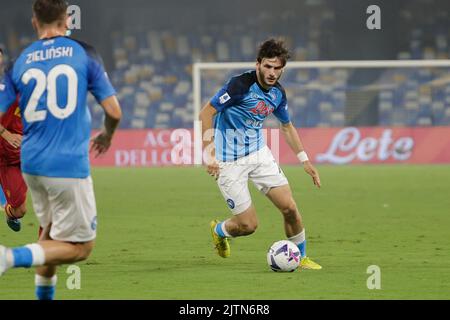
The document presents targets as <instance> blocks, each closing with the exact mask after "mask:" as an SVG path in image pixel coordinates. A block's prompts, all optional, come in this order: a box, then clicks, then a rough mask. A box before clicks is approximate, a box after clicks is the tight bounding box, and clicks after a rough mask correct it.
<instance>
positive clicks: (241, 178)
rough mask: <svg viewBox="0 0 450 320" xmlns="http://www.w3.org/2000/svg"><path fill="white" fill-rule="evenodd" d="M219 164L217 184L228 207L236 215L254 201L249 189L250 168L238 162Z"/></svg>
mask: <svg viewBox="0 0 450 320" xmlns="http://www.w3.org/2000/svg"><path fill="white" fill-rule="evenodd" d="M219 166H220V174H219V178H218V179H217V185H218V186H219V189H220V192H221V193H222V196H223V197H224V199H225V201H226V203H227V205H228V208H229V209H230V210H231V212H232V213H233V214H234V215H236V214H240V213H243V212H244V211H245V210H247V209H248V208H249V207H250V206H251V203H252V201H251V197H250V191H249V189H248V171H249V168H248V167H247V166H244V165H239V164H237V163H220V164H219Z"/></svg>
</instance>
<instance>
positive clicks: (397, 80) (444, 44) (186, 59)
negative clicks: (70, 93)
mask: <svg viewBox="0 0 450 320" xmlns="http://www.w3.org/2000/svg"><path fill="white" fill-rule="evenodd" d="M419 9H420V8H419ZM419 9H417V8H416V10H419ZM408 10H409V9H404V11H403V12H402V14H401V16H400V19H402V25H404V26H405V30H407V33H406V37H405V43H404V44H402V45H400V48H399V51H398V55H397V57H398V59H436V58H440V59H442V58H445V59H447V58H449V53H450V47H449V45H448V43H449V41H450V32H449V30H448V28H446V26H447V25H448V22H447V21H446V19H447V13H446V12H441V13H439V14H436V16H437V17H438V18H437V19H435V20H433V21H431V20H430V19H426V17H424V19H423V21H421V20H414V21H411V16H412V14H411V12H409V11H408ZM410 10H413V9H410ZM414 16H417V15H414ZM318 17H319V18H318ZM276 19H279V17H272V16H270V15H265V14H261V15H259V16H255V17H253V18H252V19H249V21H246V22H245V23H243V24H240V25H220V26H214V25H211V26H210V27H209V28H208V29H207V30H206V31H205V30H204V29H203V28H199V30H198V32H192V30H189V31H186V32H184V33H183V32H180V31H175V30H139V29H133V28H128V29H127V30H120V31H116V32H113V33H112V34H111V42H110V43H111V46H112V52H113V62H114V68H113V70H111V71H110V72H109V75H110V78H111V79H112V82H113V84H114V85H115V87H116V88H117V91H118V98H119V100H120V102H121V105H122V107H123V109H124V118H123V121H122V123H121V127H122V128H133V129H141V128H175V127H185V128H188V127H192V123H193V120H194V119H193V118H194V116H193V114H194V112H193V93H192V63H193V62H196V61H202V62H230V61H253V60H254V59H255V57H254V55H255V48H256V47H257V44H258V43H259V42H260V41H261V40H262V39H264V38H266V37H267V35H268V34H270V32H269V30H271V28H272V27H271V26H273V25H275V24H276V23H277V20H276ZM282 19H283V24H281V27H280V28H278V29H277V32H278V34H280V35H283V37H284V38H285V39H286V40H287V42H288V45H289V47H291V49H292V56H293V57H292V60H297V61H302V60H321V59H327V58H328V57H327V55H326V50H323V48H322V46H323V44H324V43H326V41H327V39H328V38H329V37H330V32H332V30H331V31H330V26H332V23H333V19H334V15H333V12H332V11H330V10H323V11H322V12H321V14H320V15H315V16H314V19H312V18H311V19H309V20H308V18H307V17H306V18H304V19H301V22H299V20H298V19H297V17H296V16H295V15H293V14H292V13H289V12H286V13H285V14H283V15H282ZM262 25H264V26H267V30H265V29H264V28H261V26H262ZM292 30H301V31H300V32H293V31H292ZM430 30H431V31H430ZM327 32H328V33H327ZM430 35H432V36H431V37H430ZM0 36H1V39H6V38H8V39H9V43H8V44H9V45H10V46H11V44H13V46H12V47H11V48H8V51H9V53H10V55H11V56H14V55H16V54H17V53H19V52H20V48H21V47H23V46H24V45H26V44H27V43H29V42H30V41H31V37H26V36H25V37H17V36H16V37H15V38H14V37H12V36H11V35H9V37H7V35H6V31H3V30H0ZM273 36H277V35H276V34H274V35H273ZM11 39H15V41H11ZM0 46H5V44H2V43H0ZM242 71H243V70H241V71H240V70H230V71H220V72H217V71H211V72H209V71H206V72H204V73H203V74H202V76H203V77H202V103H205V102H206V101H207V100H208V99H209V98H211V96H212V95H213V94H214V93H215V92H216V91H217V90H218V89H219V88H220V86H221V85H222V84H224V83H225V82H226V80H227V79H228V78H230V77H231V76H232V75H234V74H236V73H240V72H242ZM448 71H449V70H447V69H443V68H434V69H433V68H430V69H426V68H420V69H409V70H408V69H384V70H383V71H382V72H380V74H378V75H377V77H376V79H370V87H371V88H372V89H373V88H375V89H376V90H377V94H375V95H374V97H370V98H367V99H366V101H363V100H356V102H355V101H350V100H351V99H350V93H351V92H357V91H361V92H365V90H367V88H369V87H368V84H367V83H361V82H360V79H361V74H360V73H361V72H360V71H355V70H352V69H315V70H299V69H295V70H294V69H293V70H290V71H289V72H286V73H285V75H284V77H283V80H282V83H283V85H284V87H285V89H286V92H287V95H288V99H289V106H290V112H291V116H292V119H293V122H294V123H295V124H296V125H297V126H300V127H317V126H319V127H340V126H345V125H349V123H352V122H351V120H352V119H351V117H352V115H351V112H350V111H349V110H346V109H348V106H349V105H351V104H355V103H365V104H367V106H364V107H365V108H366V109H364V108H362V110H366V111H367V108H376V112H375V113H374V114H376V115H377V116H378V119H374V122H373V124H374V125H380V126H431V125H439V126H447V125H450V81H447V82H446V81H445V76H446V74H448ZM363 78H364V75H363ZM443 79H444V80H443ZM88 102H89V105H90V106H91V107H92V109H91V110H92V119H93V126H94V128H98V127H100V126H101V124H102V121H103V119H102V116H103V112H102V110H101V108H100V106H98V105H97V104H96V103H95V101H94V99H93V98H92V97H89V100H88ZM276 125H277V121H276V119H274V118H270V119H269V120H268V121H267V126H276Z"/></svg>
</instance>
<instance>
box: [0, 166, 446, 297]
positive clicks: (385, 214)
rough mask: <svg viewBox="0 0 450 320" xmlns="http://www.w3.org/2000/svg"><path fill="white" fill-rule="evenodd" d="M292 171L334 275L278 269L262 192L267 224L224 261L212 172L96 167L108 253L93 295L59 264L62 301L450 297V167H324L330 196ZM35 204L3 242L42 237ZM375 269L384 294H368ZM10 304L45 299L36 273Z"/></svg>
mask: <svg viewBox="0 0 450 320" xmlns="http://www.w3.org/2000/svg"><path fill="white" fill-rule="evenodd" d="M284 170H285V173H286V175H287V177H288V178H289V181H290V184H291V187H292V189H293V192H294V197H295V199H296V201H297V204H298V205H299V208H300V210H301V212H302V215H303V219H304V222H305V225H306V232H307V238H308V255H309V256H311V257H312V258H314V259H316V260H317V261H318V262H319V263H321V264H322V266H323V269H322V270H320V271H310V270H306V271H301V272H294V273H275V272H272V271H270V270H269V268H268V266H267V264H266V251H267V249H268V247H269V246H270V244H271V243H272V242H274V241H276V240H280V239H283V238H284V233H283V227H282V217H281V214H280V213H279V212H278V211H277V210H276V209H275V208H274V207H273V206H272V205H271V203H270V202H269V201H268V200H267V199H266V198H265V197H264V196H263V195H261V194H259V193H258V192H257V191H256V190H255V189H254V188H253V186H251V191H252V195H253V201H254V204H255V206H256V209H257V211H258V216H259V221H260V225H259V228H258V230H257V232H256V233H255V234H254V235H252V236H250V237H244V238H238V239H235V240H233V242H232V247H231V249H232V255H231V257H230V258H229V259H222V258H220V257H219V256H217V255H216V253H215V252H214V251H213V248H212V243H211V239H210V231H209V222H210V220H212V219H213V218H220V219H223V218H227V217H229V216H230V213H229V211H228V209H227V207H226V204H225V202H224V201H223V199H222V196H221V194H220V192H219V190H218V188H217V186H216V184H215V181H214V180H213V179H212V178H211V177H209V176H208V175H207V174H206V172H205V171H204V169H203V168H152V169H94V170H93V178H94V184H95V192H96V199H97V208H98V214H99V219H98V221H99V224H98V226H99V229H98V238H97V243H96V248H95V249H94V252H93V254H92V255H91V257H90V258H89V260H88V261H87V262H83V263H80V264H79V266H80V268H81V289H79V290H76V289H75V290H69V289H68V288H67V286H66V282H67V281H68V280H70V276H71V275H70V274H68V273H66V271H67V266H63V267H60V268H59V272H58V279H59V280H58V286H57V291H56V298H57V299H174V300H176V299H270V300H271V299H289V300H291V299H294V300H297V299H450V268H449V266H450V254H449V252H450V166H343V167H336V166H320V167H319V170H320V173H321V180H322V183H323V187H322V189H320V190H317V189H316V188H315V187H314V186H313V184H312V182H311V180H310V178H309V177H308V176H307V175H306V174H305V173H304V172H303V169H302V168H301V167H285V168H284ZM29 200H30V199H29ZM28 207H29V212H28V215H27V216H26V218H25V219H24V222H23V223H24V226H23V227H24V228H23V231H22V232H21V233H19V234H15V233H13V232H11V231H10V230H9V229H8V228H7V226H6V224H5V223H1V224H0V243H1V244H3V245H7V246H17V245H22V244H26V243H31V242H34V241H35V239H36V236H37V223H36V219H35V217H34V214H33V212H32V209H31V201H29V206H28ZM371 265H377V266H379V267H380V269H381V289H380V290H376V289H375V290H369V289H368V288H367V279H368V277H369V276H370V274H367V268H368V267H369V266H371ZM0 299H34V276H33V270H24V269H16V270H10V271H8V272H7V273H6V274H5V275H4V276H3V277H2V278H0Z"/></svg>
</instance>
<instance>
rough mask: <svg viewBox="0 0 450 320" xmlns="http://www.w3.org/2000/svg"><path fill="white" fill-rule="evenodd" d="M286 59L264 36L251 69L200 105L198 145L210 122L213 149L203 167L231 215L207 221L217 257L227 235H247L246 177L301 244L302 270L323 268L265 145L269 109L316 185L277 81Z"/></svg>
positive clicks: (250, 224)
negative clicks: (312, 256)
mask: <svg viewBox="0 0 450 320" xmlns="http://www.w3.org/2000/svg"><path fill="white" fill-rule="evenodd" d="M288 59H289V53H288V50H287V49H286V48H285V46H284V43H283V42H282V41H278V40H275V39H270V40H267V41H265V42H264V43H263V44H262V45H261V47H260V49H259V52H258V57H257V63H256V71H249V72H246V73H243V74H241V75H239V76H236V77H233V78H232V79H231V80H230V81H229V82H228V83H227V84H226V85H225V86H224V87H223V88H222V89H221V90H220V91H219V92H218V93H217V94H216V95H215V96H214V97H213V98H212V100H211V101H210V102H209V103H208V104H207V105H206V106H205V107H204V108H203V109H202V111H201V113H200V120H201V121H202V131H203V137H204V141H203V146H204V149H205V151H208V150H207V148H210V147H209V146H208V143H209V141H207V139H206V134H207V132H208V131H210V130H211V128H213V127H214V148H213V149H212V150H209V151H212V152H208V153H209V154H210V155H211V159H209V160H207V171H208V173H209V174H210V175H212V176H214V177H215V178H216V179H217V182H218V185H219V189H220V191H221V192H222V195H223V196H224V198H225V200H226V202H227V204H228V207H229V208H230V210H231V211H232V213H233V215H234V216H233V217H232V218H231V219H228V220H226V221H222V222H219V221H218V220H214V221H212V222H211V233H212V237H213V241H214V245H215V247H216V249H217V251H218V254H219V255H220V256H221V257H224V258H226V257H228V256H229V255H230V246H229V243H228V238H232V237H239V236H246V235H250V234H252V233H254V232H255V230H256V228H257V226H258V220H257V216H256V210H255V207H254V206H253V205H252V201H251V197H250V192H249V189H248V180H251V181H252V182H253V183H254V184H255V186H256V188H257V189H258V190H260V191H261V192H262V193H264V194H265V195H266V196H267V197H268V198H269V199H270V200H271V201H272V203H273V204H274V205H275V206H276V207H277V208H278V209H279V210H280V211H281V213H282V214H283V218H284V228H285V233H286V236H287V238H288V239H289V240H291V241H292V242H294V243H295V244H296V245H297V246H298V247H299V249H300V253H301V260H300V266H301V268H303V269H321V268H322V267H321V266H320V265H318V264H317V263H315V262H314V261H312V260H311V259H310V258H308V257H307V255H306V235H305V229H304V227H303V223H302V219H301V216H300V213H299V210H298V208H297V205H296V203H295V200H294V199H293V197H292V193H291V189H290V187H289V183H288V180H287V179H286V177H285V175H284V173H283V171H282V170H281V169H280V167H279V166H278V164H277V163H276V161H275V159H274V157H273V155H272V153H271V151H270V150H269V148H268V147H267V146H266V143H265V141H264V137H263V134H262V133H261V129H262V126H263V122H264V120H265V119H266V117H267V116H268V115H270V114H271V113H273V114H274V115H275V116H276V117H277V118H278V120H279V121H280V122H281V132H282V133H283V135H284V137H285V139H286V142H287V143H288V145H289V146H290V148H291V149H292V150H293V151H294V152H295V154H296V155H297V156H298V158H299V160H300V162H301V163H302V164H303V168H304V170H305V171H306V173H307V174H309V175H310V176H311V177H312V180H313V183H314V184H315V185H316V186H317V187H320V178H319V173H318V172H317V170H316V169H315V168H314V166H313V165H312V164H311V162H310V161H309V159H308V156H307V154H306V152H305V151H304V148H303V145H302V143H301V140H300V138H299V136H298V133H297V130H296V128H295V127H294V126H293V124H292V123H291V121H290V119H289V113H288V104H287V99H286V93H285V91H284V89H283V87H282V86H281V84H280V83H279V82H278V80H279V79H280V77H281V75H282V73H283V69H284V67H285V65H286V62H287V60H288Z"/></svg>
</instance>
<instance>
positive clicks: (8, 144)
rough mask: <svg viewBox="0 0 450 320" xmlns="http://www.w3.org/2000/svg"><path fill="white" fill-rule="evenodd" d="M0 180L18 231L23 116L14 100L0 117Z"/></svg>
mask: <svg viewBox="0 0 450 320" xmlns="http://www.w3.org/2000/svg"><path fill="white" fill-rule="evenodd" d="M0 70H1V71H0V74H2V73H3V50H2V49H1V48H0ZM0 137H1V139H0V184H1V187H2V191H3V193H4V195H5V198H6V203H5V205H4V210H5V213H6V222H7V224H8V226H9V227H10V228H11V229H12V230H14V231H16V232H18V231H20V229H21V223H20V220H19V219H21V218H23V216H24V215H25V213H26V211H27V210H26V209H27V208H26V198H27V185H26V184H25V181H24V180H23V177H22V172H21V171H20V144H21V141H22V120H21V118H20V109H19V104H18V102H17V100H14V102H13V103H12V105H11V106H10V107H9V108H8V110H7V111H6V113H5V114H4V115H3V117H2V119H1V121H0Z"/></svg>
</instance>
